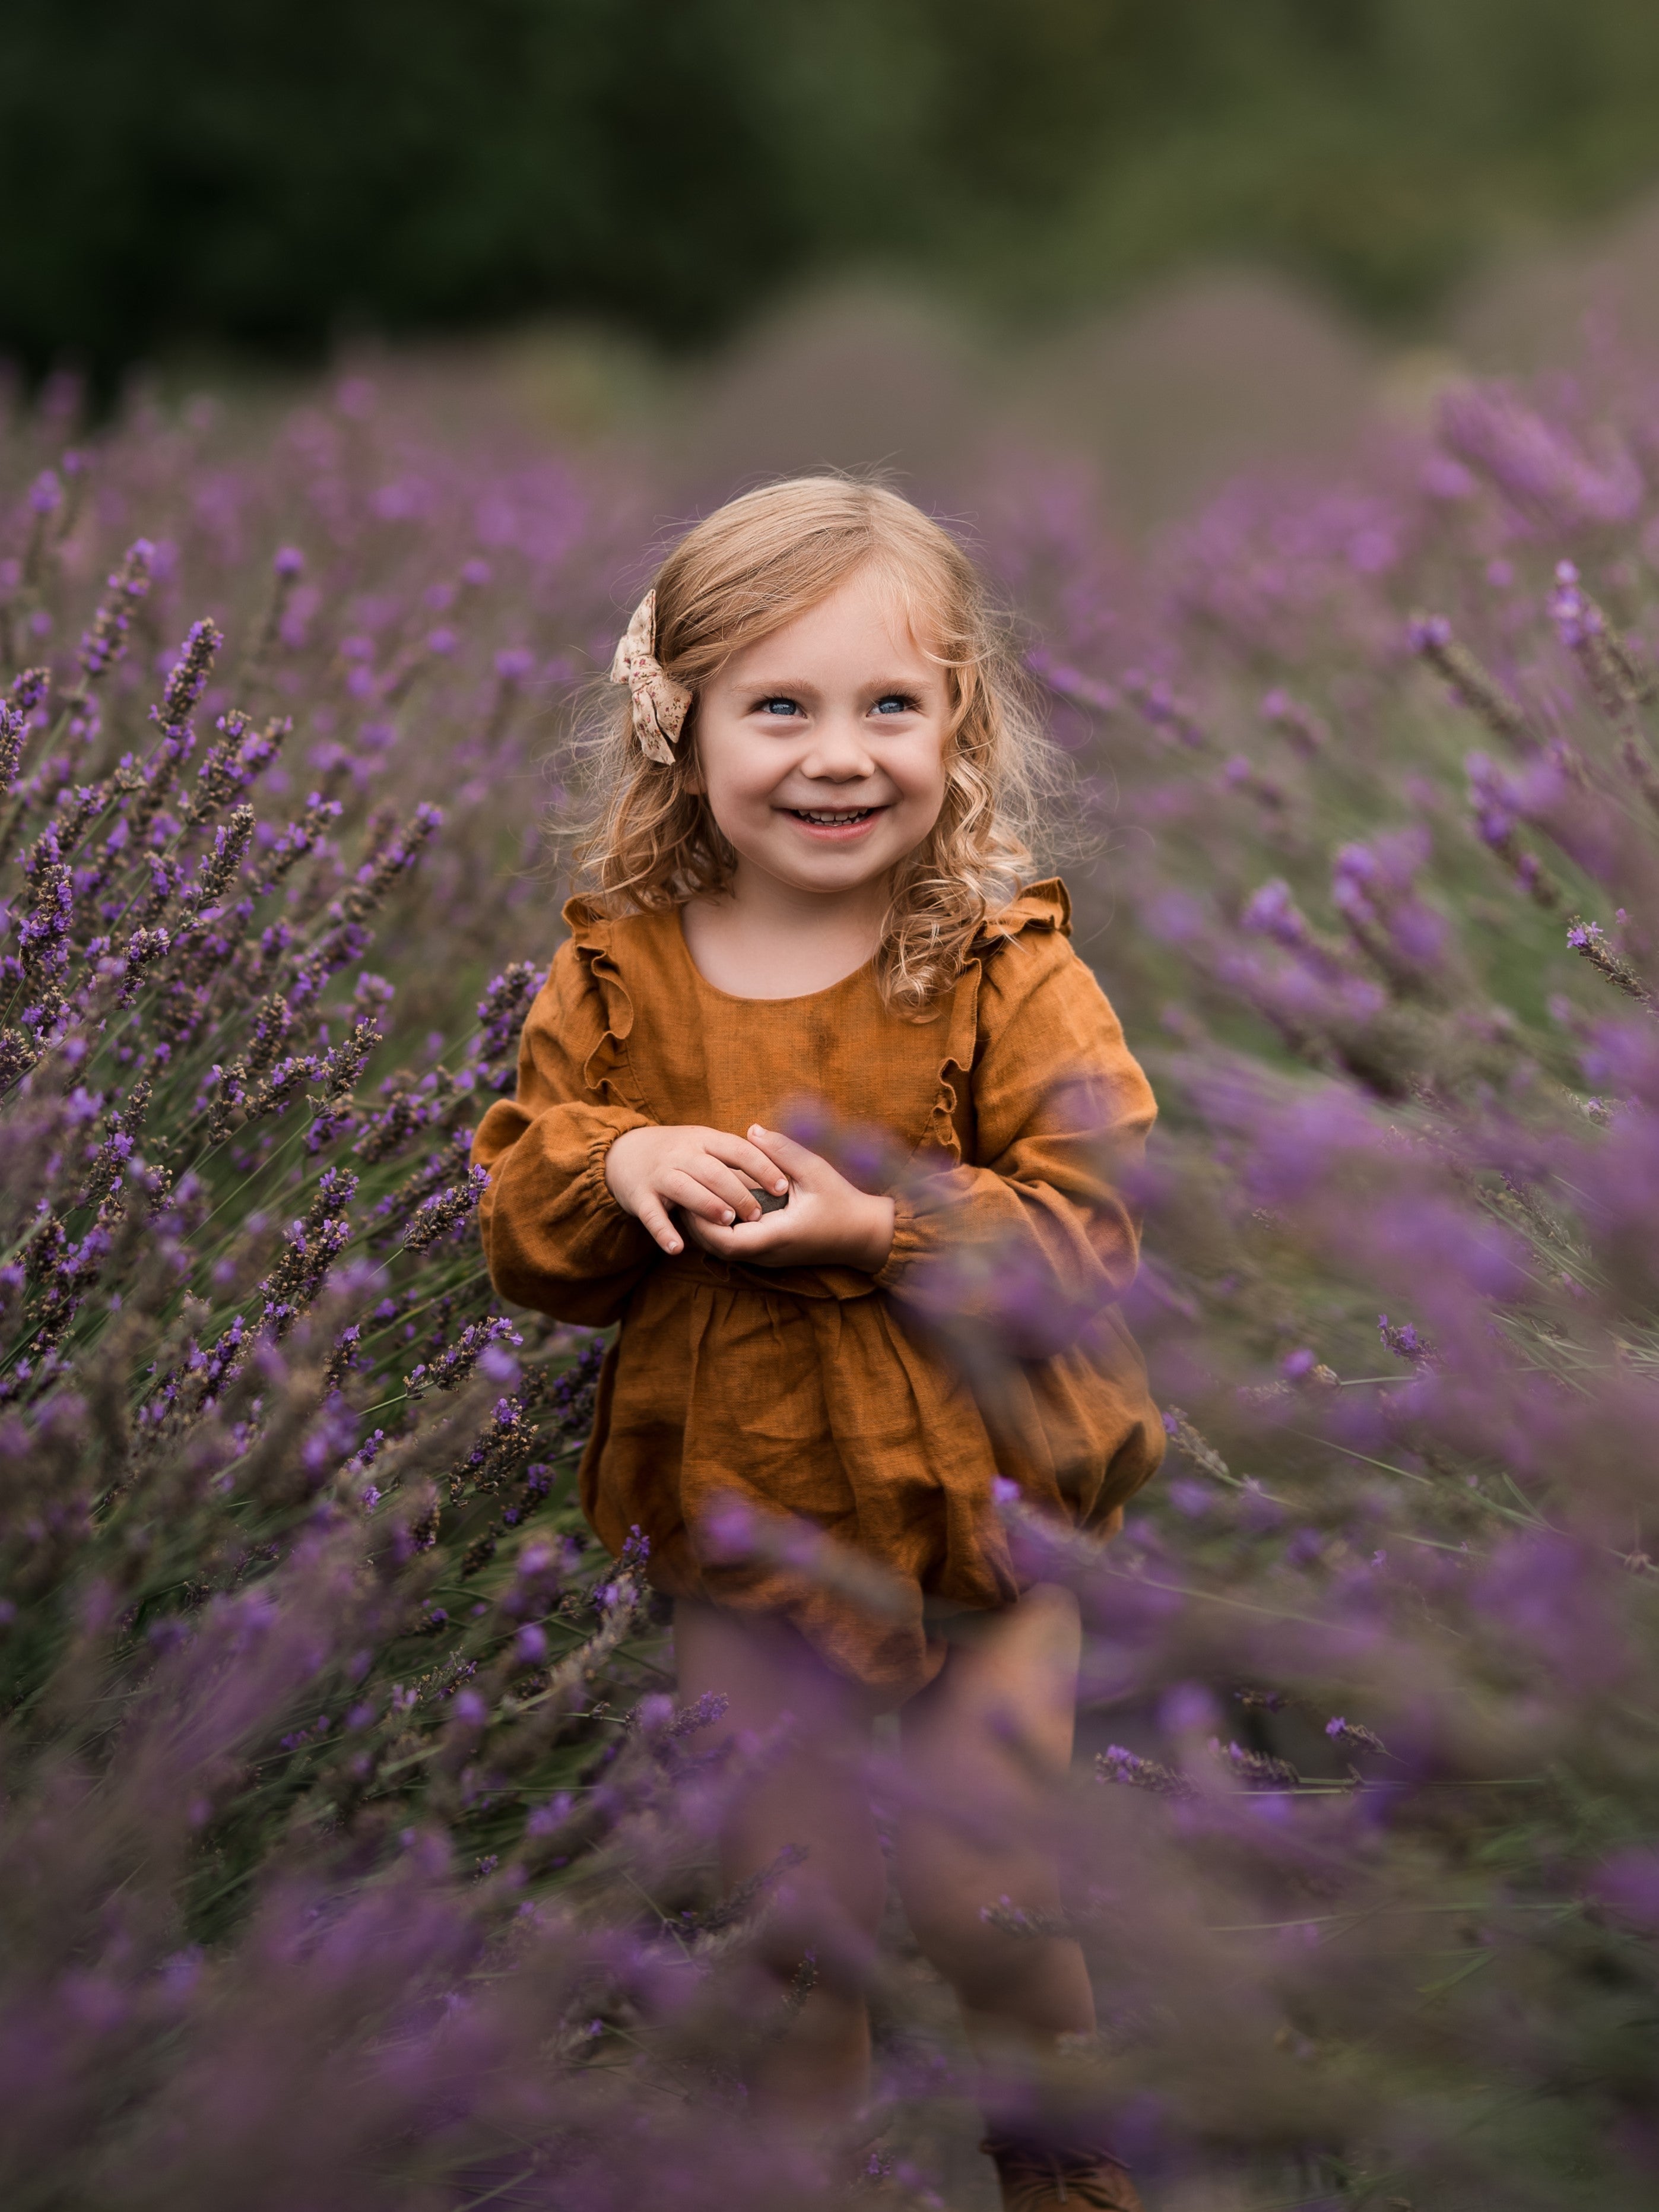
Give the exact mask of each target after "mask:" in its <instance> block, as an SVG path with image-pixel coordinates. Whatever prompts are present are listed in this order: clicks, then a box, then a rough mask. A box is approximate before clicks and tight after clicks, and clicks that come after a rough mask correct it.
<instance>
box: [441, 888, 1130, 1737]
mask: <svg viewBox="0 0 1659 2212" xmlns="http://www.w3.org/2000/svg"><path fill="white" fill-rule="evenodd" d="M565 915H566V920H567V921H568V922H569V924H570V927H571V930H572V935H571V937H570V939H569V940H568V943H566V944H564V945H561V947H560V948H559V951H558V952H557V954H556V957H555V958H554V962H553V967H552V971H551V973H550V975H549V978H548V981H547V982H546V984H545V985H544V987H543V989H542V991H541V993H540V994H539V995H538V998H537V1000H536V1001H535V1004H534V1005H533V1006H532V1008H531V1011H530V1014H529V1017H528V1018H527V1020H526V1024H525V1029H524V1036H523V1039H522V1042H521V1043H520V1055H519V1082H518V1096H517V1097H516V1099H514V1100H513V1101H510V1102H509V1101H508V1100H506V1099H502V1100H501V1101H499V1102H498V1103H496V1104H495V1105H494V1106H492V1107H491V1108H490V1109H489V1113H488V1114H487V1115H485V1117H484V1121H483V1125H482V1127H480V1128H479V1130H478V1133H477V1137H476V1139H475V1140H474V1144H473V1158H475V1160H477V1161H478V1162H479V1163H480V1164H483V1166H485V1167H487V1168H488V1169H489V1188H488V1189H487V1190H486V1191H485V1193H484V1196H483V1204H482V1208H481V1212H482V1220H483V1238H484V1249H485V1251H486V1254H487V1255H488V1258H489V1270H490V1274H491V1276H492V1278H493V1279H494V1281H495V1285H496V1287H497V1289H498V1290H499V1291H501V1294H502V1296H503V1297H507V1298H509V1299H512V1300H515V1301H517V1302H518V1303H519V1304H522V1305H526V1306H532V1307H534V1308H536V1309H538V1310H540V1311H541V1312H544V1313H547V1314H551V1315H554V1316H557V1317H558V1318H559V1319H561V1320H563V1321H568V1322H584V1323H586V1324H587V1325H589V1326H591V1327H596V1328H597V1327H604V1326H605V1325H607V1324H609V1323H611V1322H616V1321H618V1320H619V1321H620V1322H621V1323H622V1328H621V1330H620V1332H619V1334H618V1337H617V1342H616V1344H615V1345H614V1346H613V1347H612V1348H611V1352H610V1354H609V1356H608V1357H607V1358H606V1361H605V1368H604V1370H603V1373H602V1376H601V1378H600V1384H599V1408H598V1417H597V1419H596V1421H595V1425H594V1430H593V1436H592V1442H591V1443H589V1445H588V1448H587V1451H586V1456H585V1458H584V1460H583V1462H582V1469H581V1483H582V1498H583V1503H584V1505H585V1506H586V1511H587V1514H588V1517H589V1519H590V1520H591V1521H592V1524H593V1527H594V1528H595V1529H596V1530H597V1531H598V1533H599V1535H600V1537H601V1538H602V1539H603V1540H604V1541H605V1543H606V1544H607V1545H609V1546H610V1547H611V1550H612V1551H613V1552H614V1551H619V1550H620V1549H621V1547H622V1546H623V1543H624V1542H625V1541H626V1540H627V1537H628V1534H629V1529H630V1528H632V1527H635V1526H637V1527H638V1528H641V1530H642V1531H643V1532H644V1533H645V1534H646V1535H647V1536H648V1537H649V1539H650V1541H651V1575H652V1579H653V1581H654V1582H655V1583H656V1584H657V1585H658V1586H659V1588H661V1589H665V1590H668V1591H671V1592H673V1593H675V1594H677V1595H697V1596H702V1597H707V1598H710V1599H713V1600H715V1601H718V1602H720V1603H721V1604H726V1605H732V1606H737V1607H744V1608H755V1609H764V1610H769V1611H774V1610H775V1611H781V1612H783V1613H786V1614H787V1616H788V1617H789V1618H791V1619H792V1620H794V1622H795V1623H796V1625H797V1626H799V1629H800V1630H801V1632H803V1633H804V1634H805V1636H807V1637H808V1638H810V1639H811V1642H812V1643H813V1644H814V1645H815V1646H816V1647H817V1649H818V1650H820V1651H821V1652H822V1653H823V1655H824V1656H826V1657H827V1658H828V1659H829V1661H830V1662H831V1663H832V1664H833V1665H835V1666H836V1667H837V1668H840V1669H841V1670H842V1671H843V1672H844V1673H846V1674H849V1675H851V1676H853V1677H854V1678H856V1679H858V1680H861V1681H863V1682H864V1683H865V1684H866V1685H867V1686H869V1688H870V1689H871V1690H872V1692H874V1693H875V1695H876V1702H877V1703H878V1704H886V1705H894V1704H897V1703H900V1702H902V1699H905V1698H906V1697H908V1696H909V1695H910V1694H912V1693H913V1692H915V1691H916V1690H917V1689H919V1688H921V1686H923V1684H924V1683H926V1682H927V1681H928V1680H931V1678H932V1677H933V1674H935V1673H936V1672H937V1670H938V1668H939V1664H940V1663H941V1662H942V1660H943V1657H944V1653H945V1645H944V1644H943V1642H942V1641H941V1640H940V1639H939V1638H938V1637H937V1636H933V1637H930V1636H929V1634H928V1632H927V1629H928V1620H927V1616H930V1615H933V1614H934V1613H936V1612H939V1611H947V1612H948V1611H950V1610H952V1609H961V1608H969V1609H986V1608H992V1607H997V1606H1000V1605H1005V1604H1006V1603H1008V1602H1009V1601H1010V1600H1012V1598H1013V1597H1015V1596H1016V1595H1018V1590H1019V1588H1020V1583H1019V1580H1018V1575H1017V1573H1016V1571H1015V1568H1014V1565H1013V1562H1012V1559H1011V1557H1010V1552H1009V1546H1008V1543H1007V1541H1006V1535H1005V1533H1004V1529H1003V1526H1002V1522H1001V1521H1000V1516H999V1515H998V1512H997V1510H996V1506H995V1503H994V1498H993V1494H992V1483H993V1481H994V1478H995V1477H997V1476H998V1475H1001V1476H1004V1477H1006V1478H1008V1479H1011V1480H1012V1481H1014V1482H1015V1483H1017V1484H1018V1486H1019V1489H1020V1491H1021V1492H1023V1493H1024V1496H1025V1497H1026V1498H1028V1499H1030V1501H1031V1502H1032V1504H1035V1505H1036V1506H1038V1507H1039V1508H1044V1509H1047V1510H1049V1511H1052V1512H1054V1513H1057V1514H1062V1515H1063V1516H1065V1517H1066V1519H1067V1520H1069V1521H1072V1522H1076V1523H1078V1524H1080V1525H1082V1526H1085V1527H1089V1528H1097V1529H1109V1528H1111V1527H1113V1526H1115V1525H1116V1522H1117V1521H1118V1519H1119V1517H1120V1513H1119V1509H1121V1505H1122V1504H1123V1501H1124V1500H1125V1499H1126V1498H1128V1497H1129V1496H1131V1495H1132V1494H1133V1492H1135V1491H1136V1490H1137V1489H1139V1486H1140V1485H1141V1484H1142V1483H1143V1482H1145V1481H1146V1480H1147V1479H1148V1477H1149V1476H1151V1475H1152V1474H1153V1473H1154V1471H1155V1470H1156V1468H1157V1467H1158V1462H1159V1460H1160V1458H1161V1457H1162V1455H1163V1449H1164V1431H1163V1426H1162V1424H1161V1422H1160V1421H1159V1419H1158V1414H1157V1412H1156V1411H1155V1409H1154V1407H1152V1402H1151V1401H1150V1400H1149V1398H1148V1396H1147V1394H1146V1370H1145V1367H1144V1365H1143V1364H1142V1362H1141V1359H1140V1356H1139V1352H1137V1350H1136V1348H1135V1346H1134V1343H1133V1340H1132V1338H1131V1337H1130V1335H1129V1333H1128V1330H1127V1328H1126V1327H1125V1326H1124V1323H1123V1322H1122V1319H1121V1316H1120V1314H1119V1312H1118V1310H1117V1305H1116V1301H1117V1300H1118V1299H1119V1298H1120V1297H1121V1295H1122V1293H1123V1292H1124V1291H1126V1290H1127V1288H1128V1286H1129V1284H1130V1282H1131V1280H1132V1279H1133V1274H1134V1270H1135V1261H1136V1225H1135V1221H1134V1219H1133V1215H1132V1213H1131V1211H1130V1209H1129V1207H1128V1206H1127V1203H1126V1202H1125V1200H1124V1199H1123V1198H1122V1196H1121V1194H1120V1193H1119V1191H1118V1189H1117V1188H1116V1177H1117V1175H1118V1173H1119V1172H1121V1169H1122V1168H1123V1166H1124V1165H1126V1164H1133V1162H1134V1161H1135V1160H1136V1159H1138V1158H1139V1155H1140V1152H1141V1151H1142V1149H1143V1146H1144V1144H1145V1140H1146V1132H1147V1130H1148V1129H1149V1128H1150V1127H1151V1126H1152V1118H1153V1114H1154V1110H1155V1109H1154V1107H1153V1103H1152V1091H1151V1090H1150V1088H1149V1087H1148V1085H1147V1082H1146V1078H1145V1076H1144V1075H1143V1074H1142V1073H1141V1072H1140V1069H1139V1066H1137V1065H1136V1063H1135V1061H1134V1060H1133V1058H1132V1057H1131V1055H1130V1054H1129V1051H1128V1049H1127V1047H1126V1045H1125V1044H1124V1042H1123V1033H1122V1030H1121V1028H1120V1026H1119V1024H1118V1022H1117V1018H1116V1017H1115V1015H1114V1013H1113V1012H1112V1010H1111V1008H1110V1006H1109V1005H1108V1004H1107V1002H1106V1000H1105V998H1104V996H1103V994H1102V992H1101V989H1100V987H1099V985H1098V984H1097V982H1096V981H1095V979H1094V976H1093V975H1092V974H1091V972H1090V970H1089V969H1088V968H1087V967H1086V966H1085V964H1084V963H1083V962H1082V961H1081V960H1080V959H1079V957H1078V955H1077V954H1076V953H1075V952H1074V951H1073V949H1072V946H1071V945H1070V943H1069V941H1068V936H1067V930H1068V924H1069V919H1070V904H1069V902H1068V900H1067V899H1066V892H1065V890H1064V887H1063V886H1062V885H1061V884H1059V883H1058V882H1048V883H1044V884H1036V885H1034V886H1033V887H1032V888H1031V889H1030V890H1028V891H1026V892H1025V893H1024V896H1022V897H1021V898H1020V899H1019V901H1018V902H1017V904H1015V905H1014V906H1012V907H1011V908H1009V909H1008V910H1007V911H1006V914H1004V915H1001V916H1000V917H999V918H998V922H997V925H996V926H997V927H998V929H1000V930H1001V931H1005V932H1006V935H1005V936H1003V937H1001V938H1000V939H992V940H991V941H990V942H989V943H988V944H987V945H984V946H982V947H981V951H980V952H979V955H978V957H975V958H974V959H973V960H971V961H969V963H968V964H967V965H966V967H965V968H964V969H963V974H962V975H961V977H960V979H959V981H957V984H956V986H955V987H954V989H953V990H952V991H951V993H950V994H948V995H947V996H946V997H945V999H944V1000H943V1001H942V1002H941V1004H940V1006H939V1012H938V1013H937V1015H936V1017H935V1018H933V1020H931V1021H929V1022H927V1023H922V1024H918V1023H913V1022H906V1021H903V1020H901V1019H899V1018H896V1017H895V1016H893V1015H891V1014H890V1013H888V1012H887V1011H886V1010H885V1008H884V1006H882V1003H881V1000H880V998H879V995H878V991H877V987H876V981H875V974H874V969H873V965H866V967H864V968H862V969H859V970H858V971H857V972H856V973H855V974H854V975H848V976H846V977H844V978H843V979H842V981H840V982H839V983H834V984H831V985H830V987H829V988H828V989H827V990H823V991H814V992H811V993H809V994H807V995H806V996H805V997H803V998H798V999H781V1000H779V999H762V1000H757V999H736V998H732V997H731V996H730V995H729V994H727V993H726V992H724V991H720V990H716V989H715V988H714V986H713V985H712V984H710V983H708V982H706V981H704V980H703V978H702V975H700V974H699V972H698V970H697V969H696V966H695V965H694V964H693V962H692V960H691V957H690V953H689V951H687V949H686V944H685V938H684V932H683V931H682V929H681V927H680V916H679V910H678V908H668V909H666V910H664V911H659V912H653V913H649V914H635V915H627V916H625V917H623V918H622V919H619V920H612V919H606V918H605V917H604V916H603V915H601V914H600V913H599V911H598V910H597V909H596V908H594V907H593V906H592V904H590V903H588V902H584V901H581V900H573V901H572V902H571V903H570V904H569V906H568V907H567V908H566V909H565ZM804 1097H813V1098H815V1099H816V1100H817V1101H818V1102H819V1103H820V1105H821V1107H822V1108H823V1109H827V1110H828V1113H829V1115H830V1116H831V1117H833V1118H834V1119H835V1121H836V1122H837V1123H838V1124H839V1125H840V1127H841V1129H842V1132H843V1133H844V1132H845V1131H847V1130H848V1128H849V1127H850V1128H853V1129H855V1130H860V1131H862V1132H863V1133H864V1134H863V1138H862V1139H861V1140H860V1139H857V1138H854V1139H853V1146H852V1152H851V1154H850V1155H849V1154H848V1152H846V1151H845V1150H843V1151H842V1152H840V1153H838V1154H837V1157H838V1158H839V1160H840V1164H842V1168H843V1171H845V1172H848V1173H850V1174H852V1175H853V1176H854V1180H856V1181H859V1182H862V1183H863V1184H864V1185H865V1187H866V1188H872V1189H878V1188H892V1189H893V1190H894V1192H895V1196H896V1210H897V1220H896V1231H895V1235H894V1238H893V1246H892V1252H891V1255H890V1258H889V1259H888V1261H887V1263H886V1265H885V1266H884V1267H883V1268H882V1270H881V1272H880V1273H879V1274H878V1275H874V1276H872V1275H870V1274H867V1273H863V1272H862V1271H860V1270H859V1269H856V1268H852V1267H791V1268H772V1267H744V1266H739V1265H737V1264H733V1263H728V1262H726V1261H720V1260H716V1259H714V1258H712V1257H710V1256H709V1255H706V1254H703V1253H702V1252H699V1251H697V1250H696V1249H688V1250H687V1251H685V1252H684V1254H682V1255H678V1256H677V1257H674V1258H669V1257H668V1256H667V1255H665V1254H663V1253H662V1252H661V1251H660V1250H659V1249H658V1247H657V1246H656V1244H655V1243H653V1241H652V1239H651V1238H650V1237H648V1236H647V1234H646V1232H645V1231H644V1230H643V1229H641V1227H640V1225H639V1224H638V1223H637V1222H636V1221H635V1219H634V1218H632V1216H631V1215H629V1214H627V1213H624V1212H623V1210H622V1208H621V1207H620V1206H618V1205H617V1202H616V1200H615V1199H614V1198H613V1197H612V1196H611V1191H610V1188H609V1186H608V1185H607V1184H606V1182H605V1154H606V1152H607V1151H608V1150H609V1147H610V1146H611V1142H612V1140H613V1139H615V1138H616V1137H617V1136H618V1135H619V1134H620V1133H622V1131H623V1130H624V1129H632V1128H635V1127H639V1126H641V1124H645V1123H651V1122H657V1123H674V1122H684V1123H692V1124H698V1125H702V1126H703V1127H714V1128H720V1129H727V1130H732V1131H738V1132H740V1131H743V1130H744V1129H746V1128H747V1127H749V1125H750V1123H751V1122H753V1121H759V1122H763V1123H765V1124H768V1125H769V1126H771V1127H779V1126H781V1121H782V1112H783V1109H786V1108H787V1106H788V1105H789V1103H790V1102H793V1101H799V1100H801V1099H802V1098H804ZM860 1143H861V1150H862V1158H863V1160H864V1163H865V1164H864V1166H863V1167H862V1169H860V1167H859V1165H858V1164H857V1160H858V1158H859V1156H860ZM824 1149H830V1146H829V1145H826V1146H824ZM930 1308H931V1309H932V1310H933V1315H934V1317H935V1319H936V1320H937V1321H938V1322H940V1323H941V1324H942V1326H940V1327H935V1326H933V1325H931V1324H930V1322H929V1321H928V1319H927V1315H928V1311H929V1309H930ZM952 1332H954V1334H955V1338H956V1340H957V1345H958V1350H959V1348H960V1345H961V1343H962V1342H963V1341H964V1340H965V1341H967V1342H968V1343H969V1345H970V1346H971V1345H975V1344H976V1345H977V1346H978V1347H979V1352H978V1355H977V1356H975V1358H971V1359H970V1360H969V1362H967V1363H966V1364H967V1365H969V1366H971V1367H972V1368H973V1369H974V1370H975V1374H976V1376H981V1377H983V1378H985V1379H992V1378H993V1375H994V1383H995V1388H994V1390H991V1391H987V1389H984V1388H980V1389H977V1390H975V1389H970V1388H969V1384H968V1383H967V1382H966V1381H965V1380H964V1379H963V1375H964V1363H963V1360H962V1359H961V1358H960V1357H959V1356H958V1357H953V1356H952V1353H951V1349H950V1341H951V1334H952ZM734 1501H735V1502H736V1504H737V1505H738V1508H739V1510H740V1512H741V1509H743V1508H747V1509H748V1510H749V1514H750V1516H751V1525H752V1516H754V1515H762V1516H777V1515H779V1514H783V1515H787V1516H795V1519H794V1521H793V1523H778V1522H776V1521H775V1520H768V1521H767V1522H766V1526H767V1527H768V1528H777V1529H778V1530H779V1532H780V1534H783V1532H784V1531H786V1530H787V1528H789V1527H792V1526H793V1527H794V1528H799V1524H800V1523H801V1522H806V1523H810V1524H811V1525H812V1526H813V1527H815V1528H817V1529H819V1530H822V1531H823V1532H825V1533H826V1534H828V1535H829V1536H830V1537H832V1538H834V1539H836V1540H837V1541H838V1543H839V1544H840V1545H842V1546H846V1547H851V1548H852V1550H853V1551H854V1553H862V1554H863V1555H865V1557H866V1559H872V1560H875V1561H877V1562H879V1563H880V1565H882V1567H883V1568H884V1570H886V1571H887V1574H886V1575H885V1576H884V1578H883V1579H884V1581H885V1582H886V1583H887V1585H888V1588H889V1591H890V1593H892V1592H894V1591H896V1593H897V1601H896V1603H895V1602H894V1601H893V1600H892V1597H891V1595H890V1597H889V1601H888V1603H887V1604H886V1605H885V1606H884V1607H883V1608H882V1609H881V1610H879V1611H874V1610H872V1609H871V1608H870V1607H867V1606H866V1605H865V1604H862V1603H860V1602H858V1601H856V1600H855V1599H854V1597H853V1596H852V1595H848V1589H847V1588H846V1586H845V1578H843V1585H842V1588H841V1589H837V1588H836V1587H835V1586H834V1580H833V1577H831V1578H830V1580H829V1581H826V1580H825V1578H824V1577H823V1575H822V1573H816V1574H815V1573H809V1572H805V1571H803V1570H802V1568H801V1567H800V1566H799V1565H791V1564H790V1562H789V1559H787V1557H786V1556H782V1554H785V1553H787V1550H788V1545H787V1541H786V1542H782V1543H773V1544H772V1545H770V1546H769V1547H763V1552H761V1553H757V1552H756V1551H755V1550H753V1549H752V1548H751V1549H750V1550H748V1551H747V1552H745V1551H744V1550H743V1549H742V1547H738V1550H737V1551H736V1552H735V1553H734V1551H733V1547H732V1545H731V1543H730V1542H729V1541H726V1540H725V1539H724V1538H723V1537H721V1535H720V1529H721V1525H722V1521H723V1520H724V1522H726V1526H727V1527H728V1528H729V1525H730V1521H731V1516H732V1507H733V1504H734Z"/></svg>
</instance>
